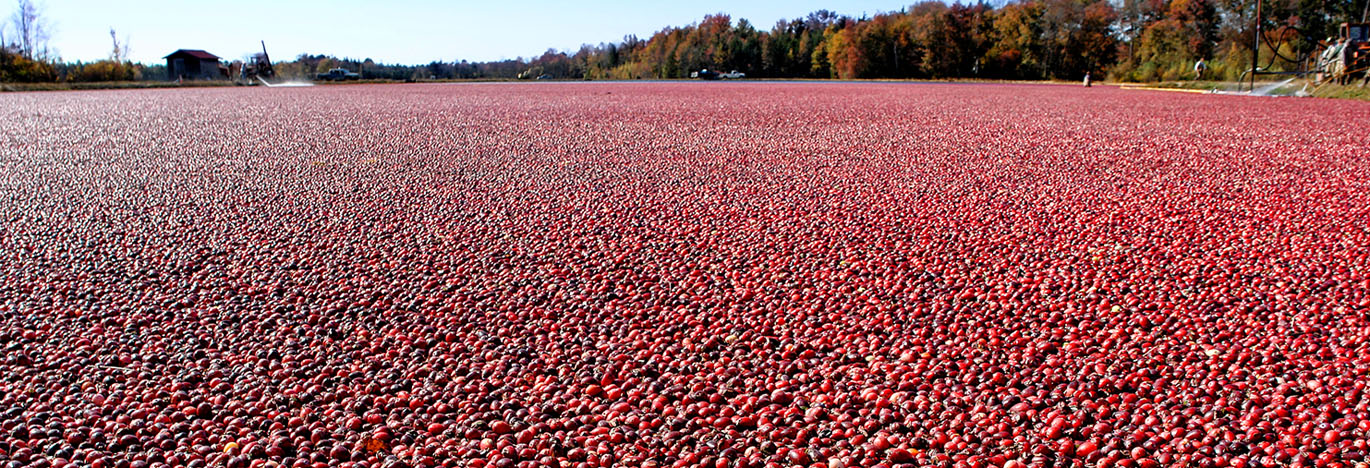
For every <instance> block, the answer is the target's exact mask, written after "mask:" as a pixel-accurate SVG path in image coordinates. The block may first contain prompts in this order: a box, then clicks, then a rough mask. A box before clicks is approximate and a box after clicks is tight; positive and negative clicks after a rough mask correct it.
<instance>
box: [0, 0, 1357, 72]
mask: <svg viewBox="0 0 1370 468" xmlns="http://www.w3.org/2000/svg"><path fill="white" fill-rule="evenodd" d="M1261 1H1262V2H1263V3H1262V4H1261V5H1262V9H1263V13H1264V17H1263V24H1262V31H1263V33H1264V34H1262V37H1261V41H1260V46H1259V48H1260V52H1259V53H1260V58H1259V62H1258V65H1259V66H1260V67H1262V69H1265V70H1269V71H1290V70H1299V69H1305V68H1306V65H1307V63H1308V61H1309V57H1310V56H1311V55H1312V54H1313V53H1315V52H1316V51H1317V50H1318V49H1319V48H1320V47H1321V45H1320V44H1319V41H1320V40H1321V39H1325V38H1329V37H1334V36H1336V35H1337V32H1336V29H1337V25H1338V24H1339V23H1340V22H1342V21H1345V20H1347V19H1355V18H1359V17H1360V16H1361V15H1363V14H1364V11H1366V2H1367V1H1370V0H1261ZM1254 8H1255V3H1254V2H1250V1H1246V0H1014V1H1010V2H1009V3H1005V4H1003V5H1001V6H997V7H994V6H990V5H989V4H986V3H974V4H968V3H953V4H947V3H943V2H940V1H924V2H922V3H918V4H914V5H912V6H910V7H908V8H905V9H902V10H900V11H896V12H889V13H881V14H877V15H874V16H871V17H862V18H853V17H849V16H842V15H838V14H835V13H833V12H830V11H818V12H814V13H811V14H809V15H808V16H806V17H803V18H798V19H793V20H782V21H779V22H777V23H776V24H775V25H774V26H772V27H771V28H770V29H769V30H761V29H757V28H756V27H754V26H753V25H752V24H751V23H750V22H748V21H747V20H738V21H736V22H734V21H733V20H732V18H730V17H729V16H728V15H725V14H718V15H710V16H706V17H704V19H703V20H702V21H700V22H698V23H695V24H691V25H688V26H683V27H667V28H665V29H662V30H660V31H658V32H657V33H655V34H653V35H652V36H651V37H650V38H647V39H639V38H637V37H635V36H628V37H626V38H624V40H623V41H622V42H618V43H609V44H599V45H585V46H582V47H581V48H580V49H579V50H577V51H556V50H548V51H547V52H546V53H544V54H542V55H541V56H538V57H533V58H530V59H518V60H506V61H498V62H467V61H454V62H441V61H435V62H432V63H429V64H427V65H393V64H383V63H377V62H374V61H372V60H371V59H365V60H352V59H339V58H335V57H331V56H325V55H301V56H299V57H298V58H296V59H295V60H293V61H289V62H283V63H278V64H276V70H277V73H278V75H280V76H282V77H285V78H294V79H309V78H312V77H313V76H314V74H316V73H323V72H326V71H327V70H328V69H330V68H335V67H342V68H347V69H349V70H352V71H355V72H357V73H360V74H361V75H362V77H363V78H364V79H388V80H434V79H436V80H460V79H514V78H537V77H551V78H558V79H644V78H657V79H663V78H664V79H670V78H685V77H688V76H689V74H690V72H693V71H698V70H700V69H704V68H708V69H713V70H718V71H729V70H738V71H742V72H745V73H747V75H748V76H749V77H756V78H837V79H867V78H985V79H1070V80H1075V79H1079V78H1081V77H1082V76H1083V75H1084V74H1085V73H1091V74H1093V75H1094V76H1096V77H1102V76H1108V77H1110V78H1112V79H1115V80H1123V81H1157V80H1175V79H1187V78H1192V77H1193V73H1194V67H1193V64H1194V62H1195V61H1197V60H1198V59H1200V58H1203V59H1207V60H1208V61H1209V70H1210V75H1209V76H1207V78H1211V79H1225V80H1234V79H1236V78H1238V76H1239V75H1240V74H1241V73H1242V72H1243V71H1244V70H1248V69H1250V67H1251V49H1252V47H1253V44H1252V43H1253V42H1254V34H1253V32H1252V30H1251V27H1252V26H1253V24H1252V23H1253V21H1252V18H1254V11H1253V10H1254ZM111 35H112V32H111ZM118 46H119V44H118V42H117V41H115V49H116V52H117V51H118ZM28 50H31V49H28ZM0 52H3V53H2V54H0V80H7V81H98V80H127V79H132V80H138V79H145V80H146V79H164V77H165V69H164V68H165V67H162V66H160V65H156V66H142V65H136V64H132V63H129V62H127V61H123V60H106V61H101V62H96V63H91V64H80V63H77V64H54V63H51V62H50V61H44V60H41V59H39V58H35V57H33V56H32V55H31V54H27V53H24V52H23V48H21V47H18V46H13V45H12V46H8V47H0ZM117 55H118V54H117V53H116V54H115V56H116V57H117ZM1301 67H1302V68H1301Z"/></svg>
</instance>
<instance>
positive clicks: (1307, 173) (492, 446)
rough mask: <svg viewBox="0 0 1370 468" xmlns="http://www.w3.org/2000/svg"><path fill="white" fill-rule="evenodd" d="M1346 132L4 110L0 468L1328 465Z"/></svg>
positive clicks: (611, 99) (1066, 106)
mask: <svg viewBox="0 0 1370 468" xmlns="http://www.w3.org/2000/svg"><path fill="white" fill-rule="evenodd" d="M1367 146H1370V104H1367V103H1360V102H1345V101H1331V100H1317V99H1292V98H1291V99H1276V98H1253V97H1240V96H1220V95H1195V94H1179V93H1159V92H1150V91H1127V90H1119V89H1116V88H1102V87H1096V88H1090V89H1086V88H1083V87H1078V86H1055V85H991V84H965V85H962V84H912V83H816V82H806V83H745V82H744V83H696V82H674V83H536V84H528V83H525V84H508V83H495V84H448V85H379V86H376V85H358V86H320V87H312V88H290V89H285V88H270V89H268V88H201V89H179V90H140V91H103V92H54V93H27V94H4V95H0V347H2V348H3V354H2V355H0V467H4V468H8V467H21V466H33V467H61V466H73V467H94V468H125V467H175V466H190V467H198V466H216V467H223V466H226V467H232V468H244V467H254V468H255V467H275V466H281V467H326V466H339V467H357V468H360V467H367V468H375V467H436V466H459V467H498V468H506V467H535V466H536V467H608V466H625V467H639V466H642V467H647V466H655V467H718V468H723V467H744V468H746V467H752V468H760V467H794V466H801V467H827V468H841V467H875V466H883V467H891V468H896V467H914V466H918V467H923V466H937V467H955V468H990V467H995V468H997V467H1004V468H1026V467H1041V468H1046V467H1089V468H1113V467H1116V468H1156V467H1199V468H1225V467H1233V468H1243V467H1275V466H1280V467H1285V466H1293V467H1298V466H1310V467H1319V468H1323V467H1325V468H1338V467H1342V468H1357V467H1359V468H1365V467H1366V466H1367V465H1366V464H1367V457H1370V455H1368V454H1370V448H1368V447H1367V439H1370V389H1367V388H1366V387H1367V385H1368V384H1370V157H1368V156H1367V154H1368V152H1367Z"/></svg>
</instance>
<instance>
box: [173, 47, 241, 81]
mask: <svg viewBox="0 0 1370 468" xmlns="http://www.w3.org/2000/svg"><path fill="white" fill-rule="evenodd" d="M227 74H228V72H227V69H226V68H224V67H223V66H222V65H221V64H220V63H219V57H218V56H217V55H214V54H211V53H209V52H205V51H203V50H193V49H180V50H177V51H175V52H172V53H171V55H168V56H166V76H167V79H168V80H171V81H176V80H181V79H184V80H220V79H227V78H228V76H227Z"/></svg>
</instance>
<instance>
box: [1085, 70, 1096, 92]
mask: <svg viewBox="0 0 1370 468" xmlns="http://www.w3.org/2000/svg"><path fill="white" fill-rule="evenodd" d="M1090 86H1094V84H1093V83H1091V82H1090V81H1089V72H1085V87H1086V88H1088V87H1090Z"/></svg>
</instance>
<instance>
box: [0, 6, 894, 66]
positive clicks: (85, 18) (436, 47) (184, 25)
mask: <svg viewBox="0 0 1370 468" xmlns="http://www.w3.org/2000/svg"><path fill="white" fill-rule="evenodd" d="M38 1H39V3H40V4H41V5H42V6H43V8H44V11H45V13H46V16H47V18H48V19H49V20H50V21H51V22H52V23H53V26H54V28H53V29H54V31H53V34H52V41H51V45H52V46H53V47H55V48H56V49H57V51H58V53H60V54H61V57H62V58H63V59H64V60H69V61H75V60H83V61H89V60H98V59H101V58H104V57H106V56H108V55H109V51H110V39H109V29H110V27H113V28H114V29H115V30H116V31H118V33H119V36H120V38H121V39H122V38H123V37H124V36H128V38H129V44H130V45H131V49H132V51H133V53H132V56H131V58H132V59H133V60H134V61H136V62H144V63H154V62H159V61H161V60H162V59H161V58H162V57H163V56H165V55H166V54H168V53H170V52H172V51H173V50H176V49H178V48H186V49H204V50H207V51H209V52H211V53H214V54H216V55H219V56H221V57H225V58H229V59H238V58H242V57H244V56H247V55H248V54H250V53H252V52H253V51H255V50H257V48H258V47H260V45H259V43H258V42H257V41H259V40H265V41H266V46H267V48H268V50H269V51H270V52H271V55H272V59H273V60H284V59H292V58H294V57H295V56H297V55H299V54H301V53H322V54H330V55H336V56H339V57H351V58H372V59H375V60H378V61H383V62H386V63H404V64H418V63H428V62H430V61H433V60H442V61H453V60H461V59H465V60H470V61H488V60H499V59H505V58H516V57H530V56H535V55H540V54H541V53H542V52H543V51H545V50H547V49H548V48H556V49H560V50H568V49H569V50H574V49H577V48H579V47H580V45H581V44H587V43H588V44H597V43H600V42H618V41H620V40H622V38H623V36H625V35H628V34H636V35H637V36H638V37H640V38H644V39H645V38H647V37H649V36H650V35H651V34H652V33H653V32H655V31H657V30H659V29H661V28H663V27H665V26H683V25H686V24H690V23H694V22H697V21H699V20H700V19H701V18H703V17H704V15H706V14H712V13H719V12H723V13H727V14H729V15H731V16H732V18H733V20H734V21H736V20H738V19H741V18H746V19H747V20H749V21H751V22H752V24H753V25H755V26H756V27H757V28H758V29H770V28H771V26H773V25H774V24H775V22H776V21H777V20H780V19H782V18H783V19H789V18H796V17H801V16H805V15H807V14H808V13H809V12H811V11H815V10H819V9H828V10H833V11H836V12H838V13H841V14H846V15H852V16H858V17H859V16H861V15H863V14H872V15H873V14H875V13H877V12H881V11H894V10H899V9H901V8H903V7H905V6H906V5H907V3H906V2H904V1H875V0H790V1H778V0H767V1H752V2H737V1H734V2H727V1H712V0H695V1H689V0H687V1H671V2H661V3H660V4H655V3H654V2H635V1H626V0H601V1H584V2H553V1H541V0H538V1H501V0H487V1H465V0H462V1H439V0H396V1H389V2H386V1H360V0H337V1H324V0H298V1H295V0H275V1H264V0H236V1H187V0H134V1H118V0H38ZM13 9H14V7H13V2H12V0H0V15H3V17H5V18H8V17H9V15H10V12H12V11H13Z"/></svg>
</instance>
